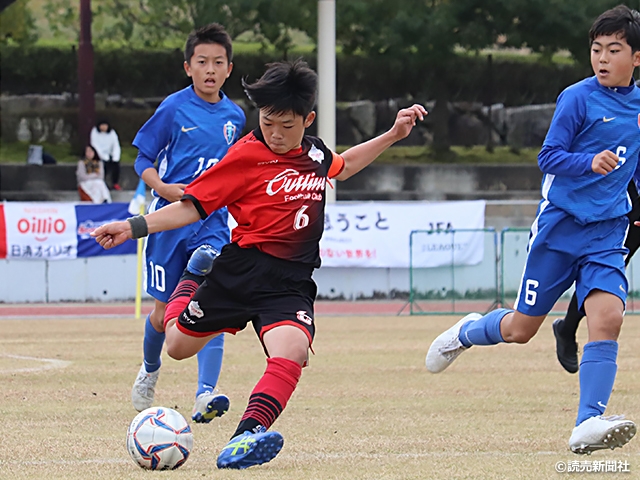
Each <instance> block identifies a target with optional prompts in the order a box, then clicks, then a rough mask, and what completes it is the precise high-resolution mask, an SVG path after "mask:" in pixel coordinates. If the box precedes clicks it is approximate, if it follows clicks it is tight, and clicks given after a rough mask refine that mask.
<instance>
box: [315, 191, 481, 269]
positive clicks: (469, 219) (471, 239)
mask: <svg viewBox="0 0 640 480" xmlns="http://www.w3.org/2000/svg"><path fill="white" fill-rule="evenodd" d="M485 205H486V202H485V201H484V200H477V201H461V202H363V203H335V204H328V205H327V206H326V209H325V222H324V235H323V237H322V240H321V241H320V256H321V257H322V266H323V267H371V268H408V267H409V256H410V253H409V237H410V235H411V232H412V231H415V230H423V231H425V232H427V233H428V234H427V235H424V236H422V235H421V236H420V242H421V245H420V246H418V248H419V252H421V253H420V257H419V264H417V265H416V264H414V267H416V266H419V267H439V266H443V265H451V264H457V265H475V264H477V263H479V262H480V261H482V258H483V254H484V236H483V235H482V232H460V231H455V232H451V231H452V230H481V229H483V228H484V212H485ZM416 247H417V246H416V245H414V246H413V252H414V263H415V262H416Z"/></svg>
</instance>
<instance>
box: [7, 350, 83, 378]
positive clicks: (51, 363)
mask: <svg viewBox="0 0 640 480" xmlns="http://www.w3.org/2000/svg"><path fill="white" fill-rule="evenodd" d="M0 357H5V358H14V359H16V360H30V361H34V362H42V365H40V366H39V367H26V368H10V369H7V370H0V374H12V373H30V372H42V371H44V370H53V369H57V368H66V367H68V366H69V365H71V362H68V361H66V360H56V359H55V358H38V357H27V356H24V355H10V354H8V353H0Z"/></svg>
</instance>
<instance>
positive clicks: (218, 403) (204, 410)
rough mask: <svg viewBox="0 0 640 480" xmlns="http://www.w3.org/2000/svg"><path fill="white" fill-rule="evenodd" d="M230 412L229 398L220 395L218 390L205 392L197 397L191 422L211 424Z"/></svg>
mask: <svg viewBox="0 0 640 480" xmlns="http://www.w3.org/2000/svg"><path fill="white" fill-rule="evenodd" d="M227 410H229V397H227V396H226V395H222V394H221V393H218V391H217V390H214V391H212V392H204V393H201V394H200V395H198V396H197V397H196V403H195V405H194V406H193V414H192V415H191V420H193V421H194V422H196V423H209V422H210V421H211V420H213V419H214V418H216V417H221V416H222V415H224V414H225V413H227Z"/></svg>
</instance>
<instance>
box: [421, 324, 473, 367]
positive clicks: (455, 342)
mask: <svg viewBox="0 0 640 480" xmlns="http://www.w3.org/2000/svg"><path fill="white" fill-rule="evenodd" d="M479 318H482V315H480V314H479V313H470V314H469V315H467V316H466V317H464V318H463V319H462V320H460V321H459V322H458V323H456V324H455V325H454V326H453V327H451V328H450V329H449V330H446V331H445V332H444V333H441V334H440V335H439V336H438V337H436V339H435V340H434V341H433V343H432V344H431V347H429V351H428V352H427V358H426V359H425V364H426V366H427V370H429V371H430V372H431V373H440V372H441V371H443V370H444V369H445V368H447V367H448V366H449V365H451V364H452V363H453V361H454V360H455V359H456V358H458V356H459V355H460V354H461V353H462V352H464V351H465V350H467V347H465V346H464V345H462V342H460V339H459V338H458V337H459V335H460V328H462V325H464V324H465V323H467V322H473V321H475V320H478V319H479Z"/></svg>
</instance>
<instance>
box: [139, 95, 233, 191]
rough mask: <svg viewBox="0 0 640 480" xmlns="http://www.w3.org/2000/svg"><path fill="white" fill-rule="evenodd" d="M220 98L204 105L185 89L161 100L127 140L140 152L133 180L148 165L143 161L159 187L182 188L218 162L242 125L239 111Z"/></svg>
mask: <svg viewBox="0 0 640 480" xmlns="http://www.w3.org/2000/svg"><path fill="white" fill-rule="evenodd" d="M220 95H221V97H222V98H221V99H220V101H218V102H217V103H209V102H206V101H205V100H203V99H201V98H200V97H198V95H196V93H195V92H194V90H193V87H192V86H190V87H187V88H185V89H183V90H180V91H178V92H176V93H174V94H172V95H169V96H168V97H167V98H166V99H164V101H163V102H162V103H161V104H160V106H159V107H158V109H157V110H156V112H155V113H154V114H153V116H152V117H151V118H150V119H149V120H148V121H147V122H146V123H145V124H144V125H143V126H142V128H141V129H140V131H138V134H137V135H136V138H135V139H134V140H133V145H134V146H135V147H136V148H137V149H138V150H139V152H140V155H139V157H138V160H136V172H137V173H138V175H142V172H143V171H144V170H146V169H147V168H149V167H150V166H153V164H152V163H147V162H145V161H144V158H146V159H147V160H150V161H151V162H153V161H156V160H157V161H158V175H159V176H160V178H161V179H162V181H163V182H164V183H185V184H188V183H191V182H192V181H193V180H195V179H196V178H198V176H199V175H200V174H202V172H204V171H205V170H206V169H208V168H209V167H211V166H212V165H215V164H216V163H218V162H219V161H220V160H221V159H222V157H223V156H224V155H225V154H226V153H227V150H228V149H229V147H230V146H231V145H233V144H234V143H235V142H236V140H238V138H239V137H240V134H241V133H242V130H243V129H244V125H245V115H244V112H243V111H242V109H241V108H240V107H239V106H238V105H236V104H235V103H233V102H232V101H231V100H229V98H228V97H227V96H226V95H224V94H223V93H222V92H220ZM140 156H142V157H144V158H143V159H140ZM153 193H154V195H155V196H158V195H157V193H155V192H153Z"/></svg>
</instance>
